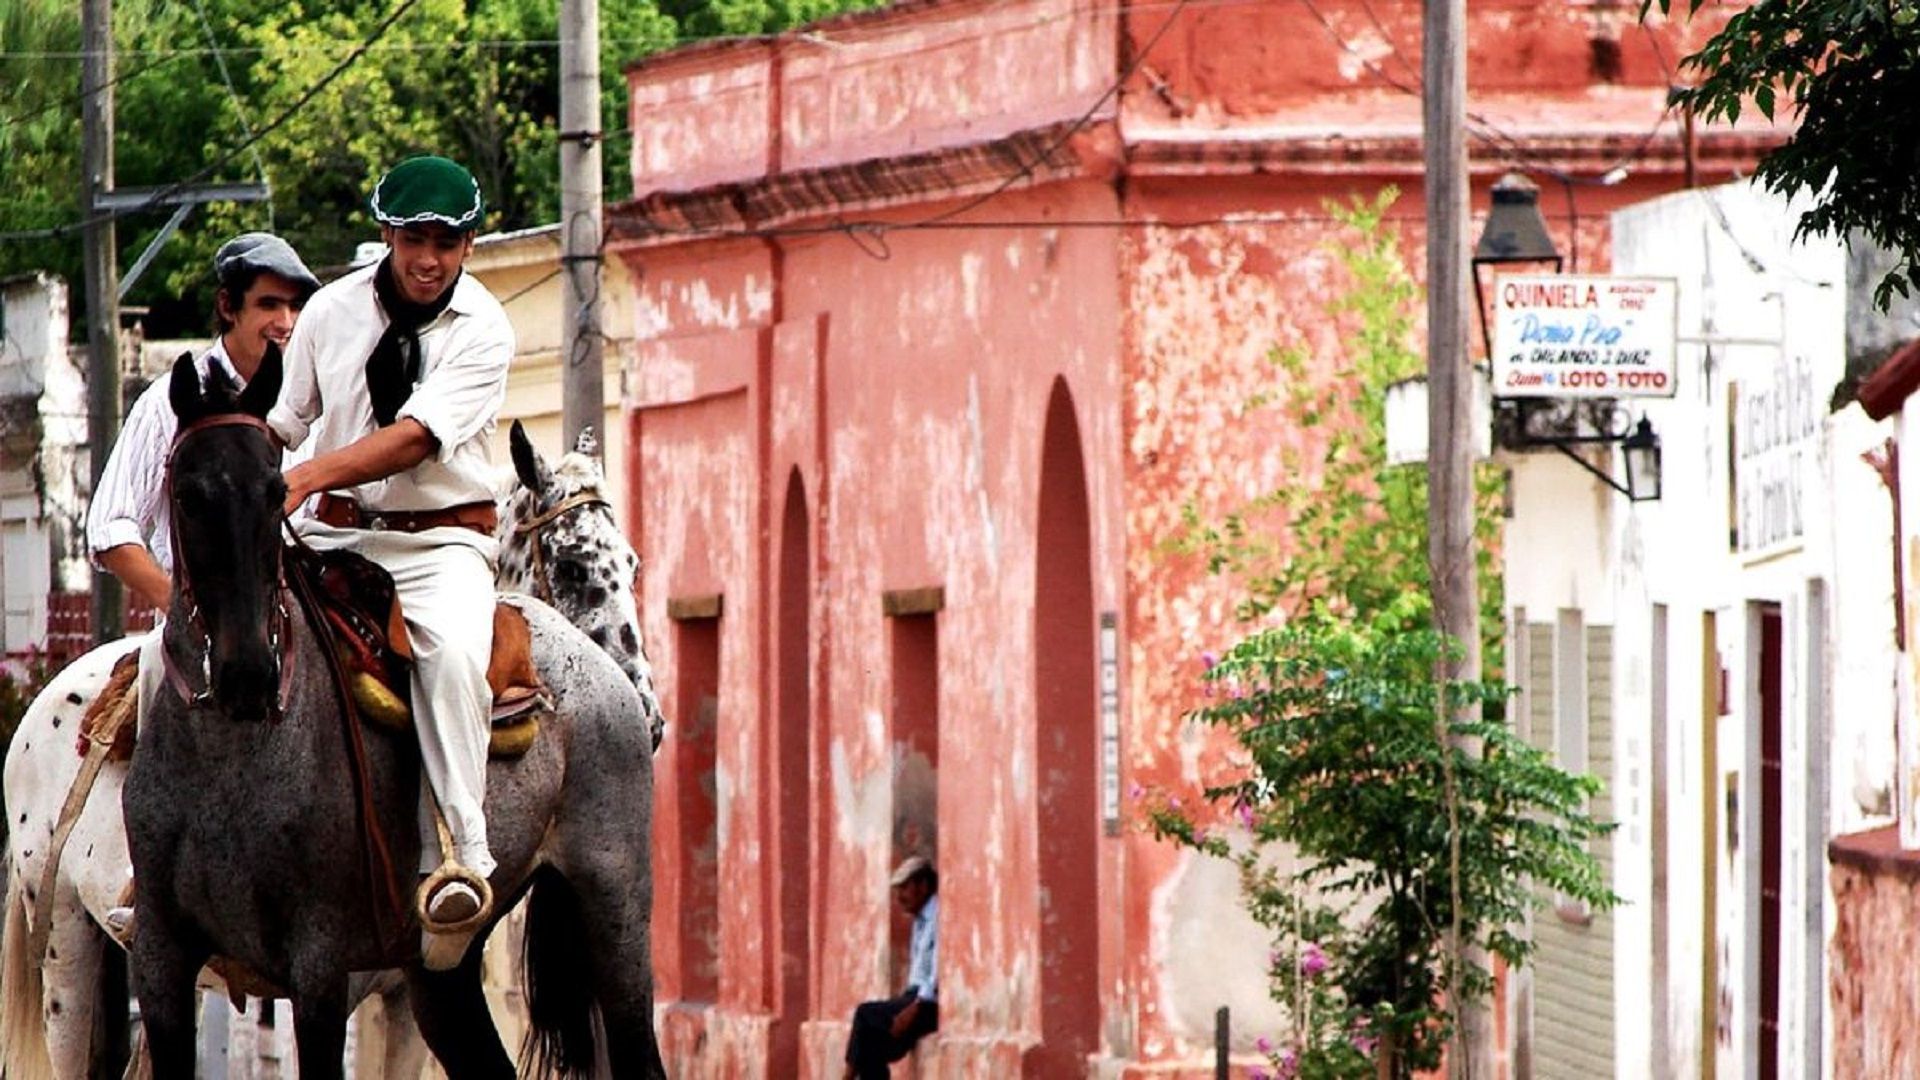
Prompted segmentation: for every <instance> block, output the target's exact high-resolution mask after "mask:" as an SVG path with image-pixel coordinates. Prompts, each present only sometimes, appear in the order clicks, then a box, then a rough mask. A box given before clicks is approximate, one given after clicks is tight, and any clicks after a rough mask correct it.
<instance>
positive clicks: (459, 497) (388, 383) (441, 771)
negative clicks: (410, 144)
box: [267, 157, 514, 966]
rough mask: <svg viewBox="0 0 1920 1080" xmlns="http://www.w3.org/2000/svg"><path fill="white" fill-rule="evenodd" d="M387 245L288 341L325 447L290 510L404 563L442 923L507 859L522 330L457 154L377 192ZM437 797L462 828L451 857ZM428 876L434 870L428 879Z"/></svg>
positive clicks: (294, 442)
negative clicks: (492, 449) (511, 393)
mask: <svg viewBox="0 0 1920 1080" xmlns="http://www.w3.org/2000/svg"><path fill="white" fill-rule="evenodd" d="M370 205H371V208H372V210H373V216H374V218H375V219H376V220H378V221H379V222H380V235H381V239H382V240H384V241H385V242H386V245H387V248H388V251H387V254H386V256H385V257H384V258H382V259H379V260H378V261H376V262H374V263H372V264H371V265H368V266H365V267H362V268H361V269H358V270H355V271H353V272H351V273H349V274H347V275H346V276H345V277H342V278H340V279H339V280H337V281H334V282H332V283H331V284H329V285H327V286H326V287H325V288H323V289H321V290H320V291H319V292H318V293H315V294H314V297H313V299H312V301H311V302H309V304H308V305H307V313H306V317H305V318H304V319H302V320H301V323H300V326H299V328H298V329H297V330H296V331H295V332H294V335H293V340H292V341H291V343H290V344H289V345H288V346H287V354H286V373H285V382H284V383H283V385H282V387H281V391H280V400H279V401H278V402H277V403H276V404H275V405H274V407H273V409H272V411H270V412H269V413H268V414H267V423H268V425H269V426H270V427H272V428H273V430H274V432H275V433H276V434H277V435H278V436H279V437H280V439H281V440H282V441H283V442H284V443H285V444H286V445H287V447H288V448H289V449H295V448H299V447H301V446H303V445H307V444H308V443H309V442H311V447H312V452H313V456H312V457H311V458H309V459H308V460H306V461H304V462H302V463H300V464H298V465H295V466H294V467H293V468H291V469H289V470H287V474H286V481H287V508H288V510H289V512H291V511H292V510H293V508H295V507H297V506H299V505H300V504H301V503H303V502H305V501H306V500H307V499H308V498H309V497H311V496H315V495H317V496H319V498H318V501H317V502H316V503H315V505H314V510H313V517H312V518H311V519H307V520H303V521H302V522H301V523H300V526H299V528H300V531H301V535H302V536H303V537H304V538H305V540H306V541H307V543H308V544H310V545H312V546H313V547H315V548H318V549H322V550H326V549H336V548H351V549H353V550H354V551H356V552H358V553H359V554H361V555H364V556H366V557H368V558H370V559H372V560H373V561H374V562H376V563H379V564H380V565H381V566H382V567H384V568H385V569H386V570H387V571H388V573H390V574H392V575H393V579H394V584H395V586H396V587H397V589H398V591H399V594H400V603H401V608H402V611H403V614H404V615H405V617H406V623H407V633H408V637H409V639H410V642H411V644H412V647H413V654H414V667H413V685H412V698H413V716H414V727H415V730H416V731H417V732H418V734H419V738H420V756H421V759H422V763H423V764H424V766H425V771H426V777H427V782H428V786H429V789H430V790H429V791H425V792H423V793H422V808H421V829H422V837H423V844H422V853H421V858H422V866H421V872H422V873H423V874H426V873H431V872H434V871H436V870H438V871H443V872H441V873H434V874H433V877H432V878H431V879H430V880H431V881H432V882H433V883H434V884H433V887H432V891H431V893H430V894H427V895H424V896H422V897H421V898H420V904H419V906H420V908H421V909H422V910H423V912H424V914H425V916H426V927H425V929H426V930H427V932H428V934H429V937H428V938H427V945H426V949H427V952H428V959H429V962H430V963H434V964H435V966H441V963H450V962H457V960H458V956H459V953H460V951H462V950H464V948H465V943H466V940H467V936H468V934H467V932H466V931H462V932H461V933H460V934H452V935H449V936H448V937H446V938H444V939H440V940H444V941H447V942H450V943H454V951H453V953H452V955H451V960H443V961H441V962H440V963H435V957H436V955H440V956H446V955H447V953H446V952H445V950H436V949H435V947H434V943H435V940H436V939H435V937H434V936H433V935H435V934H439V933H441V932H443V931H448V930H450V929H457V928H458V927H459V925H460V924H465V923H469V922H470V921H471V920H472V919H473V918H474V917H475V916H478V915H480V914H482V913H483V912H484V911H485V910H486V909H487V908H488V907H489V906H490V905H491V897H492V894H491V890H490V889H489V887H488V884H487V878H488V877H489V876H490V875H491V874H492V873H493V871H494V868H495V864H494V858H493V855H492V852H491V851H490V849H489V847H488V844H487V824H486V819H485V817H484V815H483V812H482V799H483V797H484V795H485V784H486V767H487V726H488V720H489V716H490V710H491V706H492V698H493V695H492V693H491V692H490V691H489V690H488V687H487V656H488V653H489V651H490V650H491V649H492V646H493V605H494V590H493V579H494V564H495V560H496V558H497V555H498V551H497V546H496V544H495V541H494V537H493V530H494V508H493V469H492V466H491V464H490V456H489V453H488V438H489V436H490V435H491V433H492V431H493V428H494V421H495V418H496V417H497V416H498V414H499V412H500V406H501V403H502V402H503V401H504V400H505V398H506V391H507V367H508V364H509V363H510V362H511V360H512V359H513V348H514V341H513V328H512V327H511V326H510V325H509V324H508V322H507V316H506V312H505V311H503V310H502V309H501V307H500V303H499V301H497V300H495V299H494V297H493V294H491V293H489V292H488V291H487V289H486V287H485V286H484V285H482V284H480V282H478V281H476V280H475V279H473V278H472V277H470V276H468V275H466V274H464V273H462V268H463V266H464V265H465V262H466V259H467V256H468V255H469V254H470V253H471V252H472V251H473V234H474V231H475V230H476V229H477V228H478V227H479V226H480V222H481V217H482V215H483V214H484V212H485V203H484V202H483V201H482V199H481V195H480V186H479V184H478V183H476V182H475V181H474V179H473V176H472V175H471V174H470V173H468V172H467V170H466V169H464V168H462V167H461V166H459V165H457V164H455V163H454V162H452V161H449V160H447V159H446V158H443V157H415V158H409V159H407V160H406V161H403V162H401V163H400V164H398V165H395V166H394V167H393V168H392V169H391V170H389V171H388V172H387V174H386V175H385V176H383V177H381V179H380V182H379V184H378V185H376V186H375V188H374V190H373V197H372V199H371V203H370ZM436 799H437V803H438V806H439V808H440V811H441V813H443V814H444V816H445V820H446V824H447V828H448V831H449V833H450V834H451V835H452V839H453V851H452V857H451V859H450V860H448V861H447V862H446V863H444V864H443V863H442V860H441V854H440V845H439V842H438V833H437V830H436V828H435V826H434V824H433V820H434V819H433V809H432V808H433V805H434V803H433V800H436ZM426 888H427V885H426V884H425V883H423V885H422V889H423V890H425V889H426Z"/></svg>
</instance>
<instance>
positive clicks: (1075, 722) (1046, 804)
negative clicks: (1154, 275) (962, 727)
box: [1027, 379, 1100, 1077]
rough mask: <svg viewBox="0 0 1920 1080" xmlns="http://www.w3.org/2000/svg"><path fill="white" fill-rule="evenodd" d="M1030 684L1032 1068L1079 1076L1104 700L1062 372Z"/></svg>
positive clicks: (1094, 1011)
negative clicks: (1035, 1001) (1034, 957)
mask: <svg viewBox="0 0 1920 1080" xmlns="http://www.w3.org/2000/svg"><path fill="white" fill-rule="evenodd" d="M1034 541H1035V556H1034V605H1033V610H1034V615H1033V651H1034V663H1033V685H1034V699H1035V705H1036V714H1035V724H1036V730H1035V739H1034V744H1035V747H1036V761H1035V766H1036V768H1035V774H1036V781H1035V782H1036V784H1037V791H1036V798H1035V808H1036V813H1037V816H1038V821H1037V822H1036V825H1037V828H1038V832H1039V843H1038V854H1039V870H1040V874H1039V877H1040V881H1039V885H1040V897H1039V906H1040V943H1039V944H1040V950H1039V951H1040V1035H1041V1041H1042V1045H1041V1046H1039V1047H1037V1048H1036V1049H1035V1050H1034V1052H1033V1053H1032V1054H1030V1055H1029V1057H1028V1060H1027V1072H1028V1074H1029V1075H1032V1076H1039V1077H1055V1076H1076V1077H1077V1076H1082V1075H1084V1074H1085V1068H1086V1066H1085V1061H1086V1056H1087V1055H1088V1054H1089V1053H1091V1052H1093V1050H1094V1049H1095V1046H1096V1043H1097V1039H1098V1032H1099V1024H1100V993H1099V987H1100V981H1099V968H1100V950H1099V936H1098V930H1099V920H1098V919H1097V918H1092V917H1090V913H1091V912H1095V911H1098V910H1099V908H1098V906H1097V900H1098V895H1099V888H1098V867H1099V852H1098V842H1099V812H1100V808H1099V801H1098V797H1097V796H1098V791H1099V783H1098V781H1099V777H1098V772H1097V770H1098V763H1099V726H1098V724H1097V722H1096V718H1097V709H1098V704H1099V698H1098V693H1097V686H1096V684H1095V677H1096V676H1095V658H1094V656H1095V638H1094V611H1093V537H1092V531H1091V524H1090V516H1089V514H1088V510H1087V475H1086V467H1085V463H1084V461H1083V457H1082V454H1081V446H1080V425H1079V423H1078V422H1077V421H1076V420H1075V418H1074V408H1073V395H1072V394H1071V393H1070V392H1069V391H1068V389H1067V384H1066V380H1065V379H1056V380H1055V381H1054V385H1053V392H1052V394H1051V395H1050V397H1049V400H1048V402H1047V420H1046V429H1045V434H1044V436H1043V442H1042V447H1041V452H1040V506H1039V516H1038V522H1037V525H1036V533H1035V538H1034Z"/></svg>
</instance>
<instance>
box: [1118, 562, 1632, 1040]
mask: <svg viewBox="0 0 1920 1080" xmlns="http://www.w3.org/2000/svg"><path fill="white" fill-rule="evenodd" d="M1447 647H1448V646H1447V643H1445V642H1444V641H1443V640H1442V639H1441V637H1440V636H1439V634H1437V633H1436V632H1435V631H1433V630H1432V629H1431V628H1430V620H1429V614H1428V611H1427V608H1426V600H1425V598H1424V597H1423V596H1421V595H1420V594H1419V593H1411V592H1410V593H1406V594H1403V596H1402V597H1401V598H1399V599H1397V600H1396V601H1394V602H1393V603H1391V604H1389V605H1388V606H1387V608H1386V610H1384V611H1380V612H1378V613H1375V614H1373V615H1372V616H1369V617H1346V616H1340V615H1334V614H1332V613H1330V612H1329V611H1328V610H1327V609H1326V608H1325V607H1316V608H1313V609H1312V610H1310V611H1308V612H1306V613H1305V614H1304V615H1302V616H1300V617H1298V618H1295V619H1294V620H1292V621H1290V622H1289V623H1288V624H1287V625H1285V626H1282V627H1278V628H1273V629H1268V630H1262V631H1259V632H1257V633H1255V634H1252V635H1251V636H1249V637H1247V638H1246V639H1244V640H1242V641H1241V642H1240V643H1239V644H1237V645H1235V646H1234V647H1233V648H1232V649H1230V650H1229V651H1228V652H1227V654H1226V655H1225V656H1224V657H1222V658H1221V659H1220V661H1219V662H1218V663H1216V664H1214V665H1213V667H1212V668H1210V669H1209V670H1208V671H1207V673H1206V676H1205V678H1206V680H1207V682H1208V684H1209V685H1210V686H1211V687H1212V688H1213V690H1214V694H1215V700H1214V703H1213V704H1210V705H1207V706H1206V707H1204V708H1201V709H1199V710H1197V711H1196V712H1195V713H1193V714H1192V717H1191V718H1192V719H1194V720H1196V721H1198V722H1200V723H1204V724H1208V725H1211V726H1214V727H1218V728H1220V729H1222V730H1224V731H1226V732H1228V733H1229V734H1230V735H1231V736H1232V737H1233V739H1234V741H1235V742H1236V743H1237V744H1238V745H1239V747H1240V748H1242V749H1243V750H1244V751H1245V753H1246V754H1247V755H1248V757H1249V758H1250V760H1251V767H1250V769H1249V770H1248V773H1247V775H1246V776H1245V778H1243V779H1240V780H1237V781H1235V782H1232V783H1228V784H1223V785H1220V786H1217V787H1212V788H1209V789H1208V790H1207V792H1206V795H1207V798H1208V799H1209V800H1210V801H1212V802H1214V803H1215V804H1216V805H1218V806H1221V807H1224V808H1227V809H1228V810H1229V812H1230V813H1231V815H1232V816H1233V817H1234V818H1236V819H1237V820H1238V821H1239V822H1240V824H1242V825H1243V826H1244V827H1245V828H1246V829H1247V830H1248V831H1249V832H1250V834H1251V837H1252V842H1251V843H1250V844H1244V845H1236V844H1234V843H1230V842H1229V841H1228V839H1227V837H1226V836H1225V835H1224V834H1223V833H1221V832H1220V831H1218V830H1214V829H1208V828H1204V827H1202V826H1200V825H1198V824H1196V822H1195V819H1194V818H1193V817H1192V816H1190V815H1189V814H1187V813H1185V812H1184V811H1183V810H1182V809H1181V808H1179V807H1178V806H1176V805H1173V804H1171V803H1169V804H1166V805H1162V806H1160V807H1159V808H1157V809H1156V810H1154V811H1153V815H1152V823H1153V827H1154V829H1155V831H1156V832H1157V833H1158V834H1159V835H1161V836H1163V837H1167V838H1171V839H1173V840H1176V841H1178V842H1180V843H1182V844H1185V845H1187V846H1190V847H1193V848H1197V849H1199V850H1201V851H1205V852H1207V853H1209V854H1211V855H1216V856H1219V857H1221V858H1226V859H1231V860H1233V861H1234V862H1235V863H1236V864H1237V865H1238V866H1239V868H1240V872H1241V877H1242V882H1243V885H1244V887H1245V890H1246V896H1247V899H1248V906H1249V910H1250V911H1251V913H1252V914H1253V917H1254V918H1255V919H1256V920H1257V921H1258V922H1259V923H1260V924H1261V925H1263V926H1265V927H1266V928H1268V929H1269V930H1270V931H1272V933H1273V935H1274V942H1275V946H1274V951H1273V954H1272V956H1271V957H1270V968H1269V973H1270V976H1271V978H1272V980H1273V993H1274V996H1275V998H1276V999H1277V1000H1279V1001H1280V1002H1281V1003H1282V1004H1283V1005H1285V1006H1287V1007H1288V1009H1289V1011H1290V1012H1291V1014H1292V1023H1293V1029H1292V1030H1291V1031H1290V1032H1289V1033H1288V1038H1287V1041H1286V1043H1285V1045H1282V1046H1278V1047H1275V1048H1274V1049H1273V1053H1274V1055H1275V1060H1276V1062H1277V1063H1279V1064H1281V1067H1282V1068H1283V1069H1288V1068H1291V1069H1292V1070H1297V1075H1299V1076H1300V1077H1314V1078H1318V1077H1350V1076H1367V1075H1372V1074H1373V1073H1374V1071H1375V1069H1376V1067H1378V1068H1381V1070H1382V1071H1383V1072H1384V1074H1385V1075H1388V1076H1392V1077H1404V1076H1408V1075H1411V1073H1412V1071H1413V1070H1416V1069H1430V1068H1433V1067H1435V1066H1437V1065H1438V1064H1439V1062H1440V1052H1441V1048H1442V1047H1443V1046H1444V1045H1445V1043H1446V1040H1447V1038H1448V1037H1449V1036H1450V1034H1451V1031H1452V1010H1453V1009H1454V1008H1455V1007H1457V1005H1458V1003H1460V1002H1463V1001H1466V1000H1470V999H1481V998H1484V997H1486V996H1487V995H1488V994H1489V993H1491V991H1492V989H1493V984H1492V979H1491V975H1490V974H1489V973H1488V972H1487V971H1485V970H1483V969H1479V968H1468V969H1465V970H1458V971H1456V970H1452V969H1451V965H1450V964H1449V963H1448V954H1447V952H1446V949H1445V944H1446V935H1447V933H1448V930H1449V928H1450V927H1451V926H1453V925H1454V920H1455V917H1456V915H1457V916H1458V919H1459V927H1460V934H1461V936H1462V939H1463V940H1466V941H1469V942H1472V943H1474V944H1477V945H1480V946H1482V947H1484V948H1485V949H1486V951H1487V952H1488V953H1490V954H1492V955H1495V956H1498V957H1500V958H1502V959H1504V960H1505V961H1506V962H1507V963H1509V964H1512V965H1521V964H1524V963H1526V961H1527V958H1528V957H1529V956H1530V955H1531V953H1532V948H1533V947H1532V943H1531V942H1530V941H1528V939H1527V938H1526V937H1525V936H1524V934H1523V933H1522V932H1521V928H1522V927H1523V926H1524V925H1525V922H1526V917H1527V915H1528V914H1529V912H1530V911H1531V910H1533V909H1534V908H1535V907H1538V906H1539V905H1540V903H1541V898H1542V896H1543V895H1544V893H1546V892H1551V893H1557V894H1559V895H1561V896H1564V897H1567V898H1569V899H1572V900H1576V901H1579V902H1581V903H1584V904H1590V905H1593V906H1595V907H1607V906H1610V905H1611V904H1613V903H1614V902H1615V897H1614V896H1613V894H1612V893H1610V892H1609V891H1608V890H1607V888H1606V885H1605V883H1604V882H1603V880H1602V878H1601V875H1600V869H1599V866H1598V864H1597V862H1596V861H1595V860H1594V858H1593V856H1592V854H1591V853H1590V852H1589V850H1588V848H1587V846H1586V845H1587V843H1588V841H1590V840H1592V839H1594V838H1595V837H1599V836H1601V835H1603V834H1604V833H1605V832H1606V831H1607V830H1608V828H1609V827H1608V826H1605V825H1602V824H1601V823H1599V822H1596V821H1595V820H1594V819H1593V818H1592V817H1591V816H1590V815H1589V814H1588V813H1587V811H1586V806H1587V801H1588V800H1589V799H1590V798H1591V797H1592V796H1593V795H1594V793H1595V792H1597V791H1598V790H1599V787H1600V785H1599V782H1598V781H1596V780H1594V779H1592V778H1590V777H1583V776H1572V775H1569V774H1567V773H1565V772H1562V771H1561V770H1560V769H1558V768H1556V767H1555V766H1554V765H1553V763H1552V762H1551V761H1550V760H1549V759H1548V758H1547V756H1546V755H1545V754H1544V753H1542V752H1541V751H1540V750H1538V749H1535V748H1534V747H1532V746H1530V745H1528V744H1527V743H1525V742H1523V741H1521V740H1520V739H1519V738H1518V737H1516V736H1515V735H1514V734H1513V733H1512V732H1511V731H1509V730H1508V729H1507V727H1506V725H1504V724H1502V723H1498V722H1492V721H1487V720H1484V719H1479V718H1478V716H1479V714H1480V713H1481V709H1480V708H1478V706H1482V705H1484V704H1486V703H1487V702H1490V701H1496V700H1499V699H1500V698H1502V697H1504V695H1505V693H1506V690H1505V688H1503V687H1501V686H1499V685H1498V684H1494V683H1458V682H1456V683H1444V682H1442V681H1441V680H1440V679H1439V678H1438V676H1436V674H1435V672H1436V671H1437V670H1438V666H1437V665H1438V661H1439V660H1440V659H1441V654H1442V650H1443V649H1445V648H1447ZM1463 707H1466V708H1467V711H1468V712H1470V713H1471V714H1473V715H1474V716H1475V719H1471V720H1459V721H1454V722H1453V723H1452V725H1451V732H1450V733H1451V734H1452V735H1454V736H1456V737H1457V736H1465V737H1468V738H1470V739H1473V740H1477V741H1478V742H1479V743H1480V745H1481V746H1482V748H1483V749H1482V752H1481V753H1480V754H1478V755H1475V754H1470V753H1467V752H1464V751H1462V750H1460V749H1458V748H1457V745H1452V744H1449V743H1448V742H1443V741H1441V740H1440V739H1437V738H1436V737H1435V722H1434V720H1435V716H1436V714H1439V713H1443V714H1445V715H1457V714H1458V713H1459V711H1460V710H1461V709H1462V708H1463ZM1449 770H1451V772H1452V787H1453V790H1454V796H1453V799H1452V802H1451V805H1450V804H1449V799H1448V796H1447V791H1448V782H1447V773H1448V771H1449ZM1450 819H1451V820H1454V821H1457V823H1458V824H1457V828H1458V830H1459V832H1460V836H1461V843H1460V865H1459V898H1460V907H1459V910H1458V912H1456V911H1455V910H1454V908H1453V900H1452V896H1453V892H1452V880H1451V878H1452V869H1451V866H1450V860H1451V846H1452V845H1451V843H1450V838H1449V826H1448V823H1449V820H1450ZM1274 844H1285V845H1288V846H1289V847H1290V848H1291V849H1292V851H1293V852H1294V853H1295V857H1296V858H1297V859H1298V866H1297V868H1296V869H1293V870H1291V871H1282V870H1281V869H1279V868H1277V867H1276V865H1275V863H1274V862H1273V860H1272V858H1271V852H1270V851H1269V850H1268V849H1269V848H1270V846H1271V845H1274Z"/></svg>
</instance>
